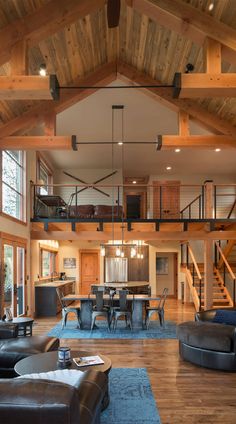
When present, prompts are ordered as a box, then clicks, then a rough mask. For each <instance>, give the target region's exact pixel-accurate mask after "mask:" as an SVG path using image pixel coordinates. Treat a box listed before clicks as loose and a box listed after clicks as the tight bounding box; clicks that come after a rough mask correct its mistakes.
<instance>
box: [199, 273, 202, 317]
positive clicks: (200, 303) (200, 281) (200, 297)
mask: <svg viewBox="0 0 236 424" xmlns="http://www.w3.org/2000/svg"><path fill="white" fill-rule="evenodd" d="M201 310H202V279H201V278H200V279H199V311H201Z"/></svg>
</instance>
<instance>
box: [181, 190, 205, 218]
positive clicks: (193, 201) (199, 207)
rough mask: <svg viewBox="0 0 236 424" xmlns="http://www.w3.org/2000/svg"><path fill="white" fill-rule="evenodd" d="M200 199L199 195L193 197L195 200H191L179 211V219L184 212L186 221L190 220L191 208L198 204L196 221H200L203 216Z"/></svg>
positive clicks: (200, 195)
mask: <svg viewBox="0 0 236 424" xmlns="http://www.w3.org/2000/svg"><path fill="white" fill-rule="evenodd" d="M202 198H203V197H202V194H199V196H197V197H195V199H193V200H192V201H191V202H190V203H189V204H188V205H187V206H185V207H184V208H183V209H182V210H181V211H180V216H181V219H183V218H184V212H185V214H187V216H188V219H192V206H193V205H195V204H198V219H202V218H203V215H204V213H203V202H202Z"/></svg>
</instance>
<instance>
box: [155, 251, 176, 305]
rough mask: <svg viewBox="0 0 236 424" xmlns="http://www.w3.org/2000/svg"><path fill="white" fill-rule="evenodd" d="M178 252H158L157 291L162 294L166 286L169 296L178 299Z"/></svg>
mask: <svg viewBox="0 0 236 424" xmlns="http://www.w3.org/2000/svg"><path fill="white" fill-rule="evenodd" d="M177 282H178V254H177V253H176V252H157V253H156V293H157V294H158V295H160V294H161V293H162V292H163V289H164V288H165V287H167V288H168V297H171V298H174V299H177V294H178V293H177V287H178V285H177Z"/></svg>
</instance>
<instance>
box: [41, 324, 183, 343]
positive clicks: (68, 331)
mask: <svg viewBox="0 0 236 424" xmlns="http://www.w3.org/2000/svg"><path fill="white" fill-rule="evenodd" d="M96 325H97V328H95V329H94V330H93V331H90V330H80V329H78V328H77V321H68V322H67V325H66V327H64V329H62V328H61V322H59V323H58V324H57V325H55V326H54V327H53V328H52V329H51V330H50V331H49V332H48V333H47V335H48V336H50V337H58V338H60V339H176V324H175V323H174V322H173V321H165V325H164V326H163V327H161V326H160V324H159V322H158V321H151V322H150V326H149V329H148V330H145V329H137V330H136V329H133V330H132V331H131V330H130V328H126V327H125V323H124V321H120V322H118V325H117V329H116V331H115V332H113V331H108V329H107V323H106V321H105V320H97V322H96Z"/></svg>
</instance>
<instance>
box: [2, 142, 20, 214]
mask: <svg viewBox="0 0 236 424" xmlns="http://www.w3.org/2000/svg"><path fill="white" fill-rule="evenodd" d="M2 212H4V213H6V214H7V215H10V216H12V217H14V218H17V219H19V220H21V221H25V153H24V152H22V151H18V150H17V151H9V150H6V151H3V152H2Z"/></svg>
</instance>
